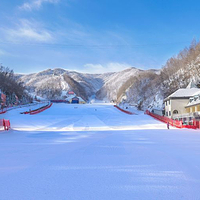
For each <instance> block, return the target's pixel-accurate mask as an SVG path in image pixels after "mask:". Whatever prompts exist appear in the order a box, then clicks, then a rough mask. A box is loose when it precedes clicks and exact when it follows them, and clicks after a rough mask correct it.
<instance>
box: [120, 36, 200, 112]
mask: <svg viewBox="0 0 200 200" xmlns="http://www.w3.org/2000/svg"><path fill="white" fill-rule="evenodd" d="M191 81H193V82H194V83H195V84H196V87H200V82H199V81H200V42H196V40H193V41H192V43H191V45H190V47H188V48H187V47H186V48H184V49H183V50H182V51H180V52H179V53H178V54H177V55H175V56H173V57H172V58H170V59H169V60H168V61H167V62H166V64H165V66H164V67H163V68H162V69H161V70H160V74H159V75H157V76H156V75H155V74H151V73H145V74H144V75H141V76H140V77H138V78H136V79H135V80H134V83H133V84H132V85H131V86H130V87H127V88H126V89H124V90H125V91H126V92H125V94H124V96H123V98H124V102H129V103H133V104H137V105H138V107H139V108H140V109H145V108H147V107H162V104H163V99H164V98H166V97H167V96H168V95H170V94H171V93H173V92H174V91H176V90H177V89H179V88H185V87H187V85H188V84H189V83H190V82H191ZM123 98H121V99H120V100H119V101H120V102H122V101H123Z"/></svg>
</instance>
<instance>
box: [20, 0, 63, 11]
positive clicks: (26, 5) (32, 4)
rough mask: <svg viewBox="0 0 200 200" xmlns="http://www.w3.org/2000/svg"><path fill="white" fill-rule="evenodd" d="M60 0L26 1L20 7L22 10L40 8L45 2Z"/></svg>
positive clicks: (52, 2)
mask: <svg viewBox="0 0 200 200" xmlns="http://www.w3.org/2000/svg"><path fill="white" fill-rule="evenodd" d="M58 2H59V0H32V1H31V2H25V3H24V4H23V5H22V6H20V7H19V9H20V10H26V11H32V10H39V9H40V8H41V7H42V5H43V3H51V4H55V3H58Z"/></svg>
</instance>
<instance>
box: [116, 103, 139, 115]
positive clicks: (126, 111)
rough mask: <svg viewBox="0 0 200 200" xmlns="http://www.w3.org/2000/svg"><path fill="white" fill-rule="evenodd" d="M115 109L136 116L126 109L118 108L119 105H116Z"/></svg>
mask: <svg viewBox="0 0 200 200" xmlns="http://www.w3.org/2000/svg"><path fill="white" fill-rule="evenodd" d="M114 107H115V108H117V109H119V110H120V111H122V112H124V113H126V114H129V115H135V113H132V112H130V111H128V110H124V109H122V108H120V107H119V106H117V105H114Z"/></svg>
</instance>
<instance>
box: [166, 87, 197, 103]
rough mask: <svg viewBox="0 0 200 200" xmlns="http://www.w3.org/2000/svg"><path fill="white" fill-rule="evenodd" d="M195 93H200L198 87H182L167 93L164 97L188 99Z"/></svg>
mask: <svg viewBox="0 0 200 200" xmlns="http://www.w3.org/2000/svg"><path fill="white" fill-rule="evenodd" d="M196 93H200V88H182V89H178V90H177V91H176V92H174V93H172V94H171V95H169V96H168V97H167V98H166V99H165V101H166V100H168V99H172V98H186V99H189V98H190V97H192V96H194V95H195V94H196Z"/></svg>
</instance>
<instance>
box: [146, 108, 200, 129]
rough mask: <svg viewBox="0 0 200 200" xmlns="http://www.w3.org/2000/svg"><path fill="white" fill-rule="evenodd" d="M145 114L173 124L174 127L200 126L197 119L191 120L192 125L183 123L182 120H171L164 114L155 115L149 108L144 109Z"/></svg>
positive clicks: (191, 127)
mask: <svg viewBox="0 0 200 200" xmlns="http://www.w3.org/2000/svg"><path fill="white" fill-rule="evenodd" d="M145 114H147V115H150V116H151V117H153V118H154V119H157V120H159V121H161V122H164V123H169V124H170V125H171V126H174V127H176V128H190V129H197V128H199V127H200V122H199V121H196V123H195V122H193V125H184V124H183V122H182V121H178V120H173V119H170V118H168V117H165V116H160V115H157V114H155V113H152V112H150V111H149V110H146V111H145Z"/></svg>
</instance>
